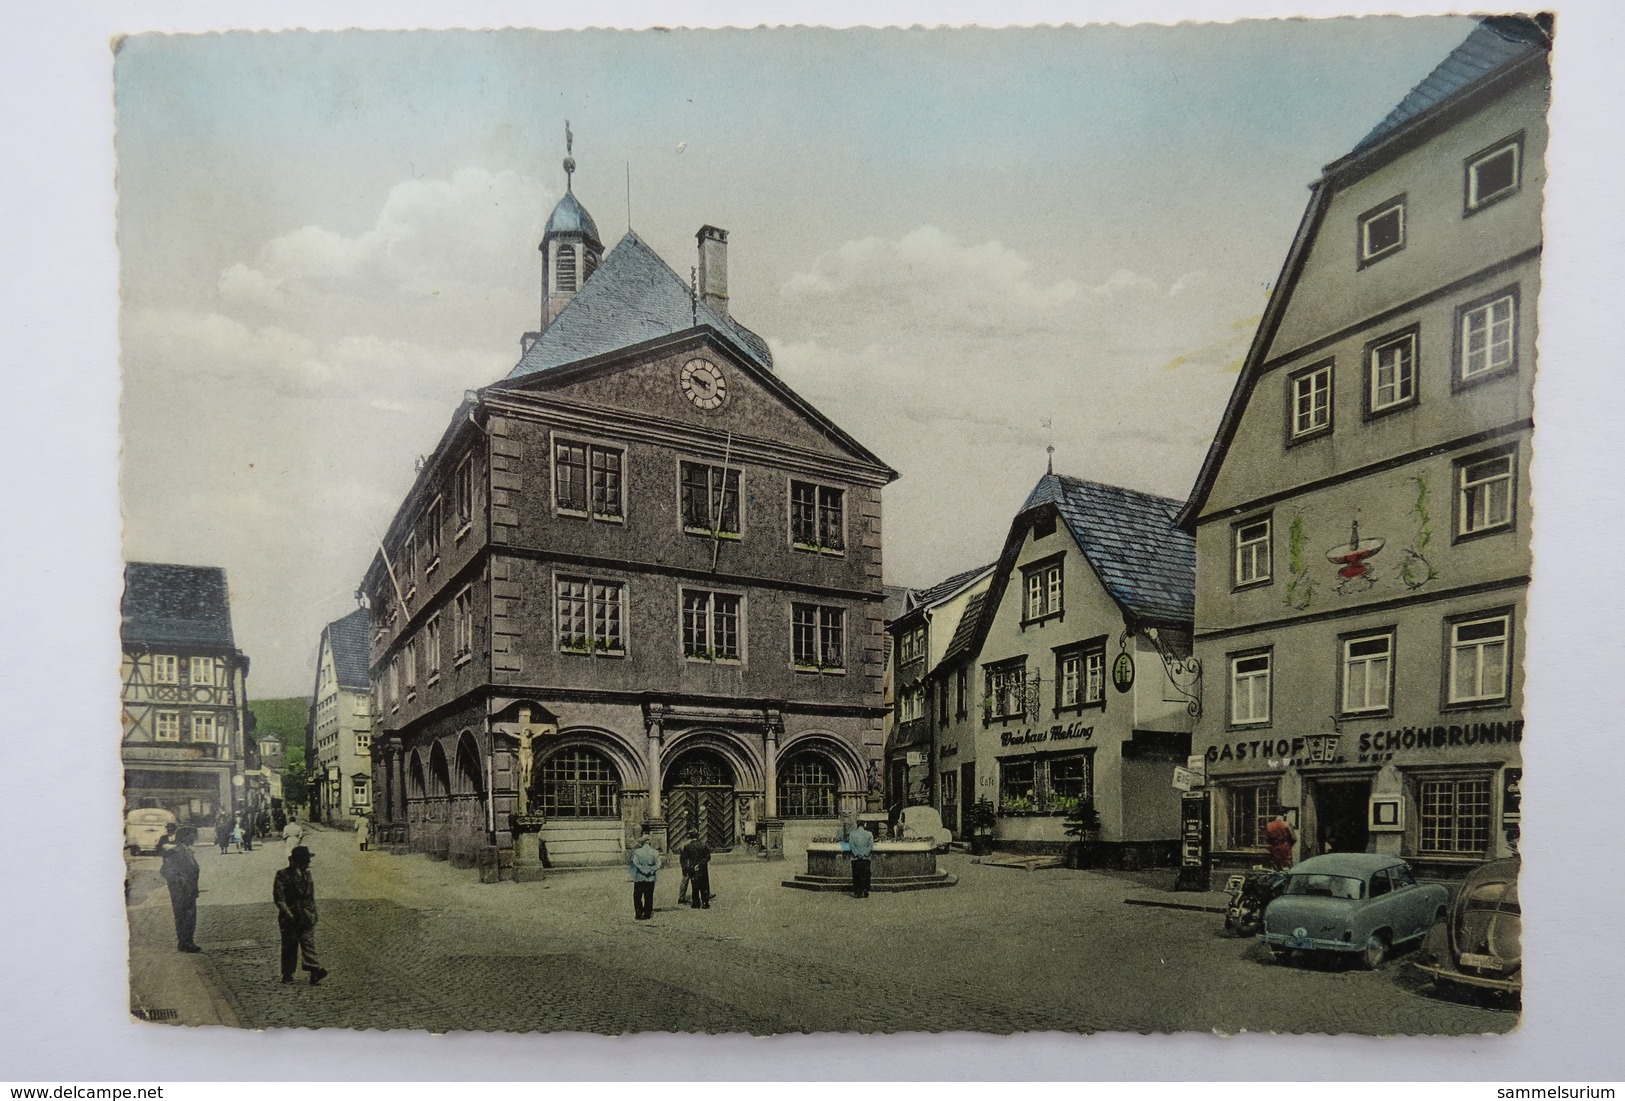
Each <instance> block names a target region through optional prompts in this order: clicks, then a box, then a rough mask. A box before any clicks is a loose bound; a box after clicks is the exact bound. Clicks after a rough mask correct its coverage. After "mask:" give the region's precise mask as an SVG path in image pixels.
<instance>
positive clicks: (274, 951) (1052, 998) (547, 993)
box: [130, 830, 1517, 1034]
mask: <svg viewBox="0 0 1625 1101" xmlns="http://www.w3.org/2000/svg"><path fill="white" fill-rule="evenodd" d="M309 844H310V846H311V848H312V849H313V851H314V852H315V854H316V856H315V863H314V865H313V872H314V874H315V877H316V884H317V890H318V894H319V896H320V898H321V915H322V917H321V925H320V927H319V929H318V944H319V946H320V949H321V953H322V957H323V961H324V962H325V963H326V965H327V966H328V967H329V968H330V969H331V971H332V977H331V978H329V979H328V980H327V981H326V982H325V983H323V984H322V985H321V986H320V987H315V988H312V987H310V986H309V985H308V984H306V983H305V982H304V981H303V978H302V977H301V981H299V982H297V983H295V984H292V985H283V984H281V983H280V982H278V961H277V955H278V945H277V931H276V914H275V908H274V907H273V905H272V903H271V901H270V889H271V878H272V875H273V873H274V871H275V870H276V869H277V868H278V867H281V866H282V865H283V864H284V862H285V857H284V853H283V846H282V845H281V844H280V843H276V844H271V845H269V846H266V847H262V848H257V849H255V850H254V851H253V852H251V853H244V854H235V853H234V854H231V855H226V856H222V855H221V854H220V853H219V850H217V849H215V848H212V847H205V846H200V847H199V849H198V857H199V861H200V863H201V865H202V884H203V892H204V893H203V894H202V896H201V898H200V900H199V921H198V942H199V944H201V945H202V946H203V948H204V952H203V953H202V954H199V955H193V956H185V955H182V954H180V953H177V952H175V951H174V948H173V933H172V927H171V925H170V919H169V906H168V897H167V893H166V891H165V889H164V886H163V883H162V880H160V879H159V877H158V875H157V861H156V859H153V858H140V859H134V860H132V861H131V870H132V875H131V891H130V906H131V936H132V942H131V965H132V966H131V971H132V986H133V990H132V1007H133V1008H135V1009H138V1010H141V1011H143V1013H144V1014H145V1015H146V1016H148V1017H150V1018H152V1019H159V1020H162V1019H172V1020H175V1021H177V1022H178V1023H185V1024H198V1023H211V1022H213V1021H218V1022H220V1023H225V1024H235V1025H242V1026H246V1027H250V1028H279V1027H297V1026H316V1027H342V1028H413V1029H428V1030H432V1031H441V1032H444V1031H455V1030H460V1029H481V1030H493V1029H494V1030H516V1031H533V1030H570V1031H584V1032H599V1033H620V1032H631V1031H647V1030H655V1031H687V1032H749V1033H758V1034H761V1033H776V1032H801V1031H806V1032H827V1031H865V1032H868V1031H875V1032H904V1031H944V1030H975V1031H981V1032H994V1033H1004V1032H1025V1031H1048V1030H1060V1031H1074V1032H1092V1031H1138V1032H1158V1031H1182V1030H1201V1031H1207V1030H1215V1029H1216V1030H1218V1031H1221V1032H1240V1031H1243V1030H1246V1031H1255V1032H1256V1031H1266V1032H1267V1031H1276V1032H1330V1033H1336V1032H1345V1031H1358V1032H1366V1033H1378V1034H1389V1033H1434V1034H1466V1033H1489V1032H1505V1031H1508V1030H1510V1029H1511V1028H1513V1027H1514V1026H1515V1025H1516V1023H1517V1015H1516V1014H1515V1013H1513V1012H1509V1011H1505V1010H1500V1009H1493V1008H1486V1007H1482V1006H1476V1005H1466V1004H1457V1003H1453V1002H1450V1001H1445V1000H1442V999H1439V998H1436V997H1433V996H1430V995H1429V994H1428V993H1427V992H1426V987H1425V985H1424V984H1423V983H1422V982H1421V980H1420V978H1419V977H1418V976H1417V975H1416V974H1415V972H1414V969H1413V968H1411V966H1410V965H1409V962H1408V961H1407V958H1406V957H1404V956H1401V957H1399V958H1398V959H1395V960H1392V961H1390V962H1389V963H1388V964H1387V965H1385V966H1384V967H1383V968H1382V969H1381V970H1379V971H1377V972H1374V973H1367V972H1362V971H1359V970H1355V969H1349V968H1343V967H1339V966H1327V967H1324V968H1310V967H1283V966H1279V965H1275V964H1273V963H1271V962H1270V961H1269V960H1268V958H1267V955H1266V954H1265V952H1264V951H1263V948H1262V946H1261V945H1260V944H1259V943H1258V942H1257V941H1255V940H1250V939H1245V940H1244V939H1233V938H1230V937H1227V936H1225V935H1224V934H1223V932H1222V929H1221V926H1222V919H1221V918H1220V917H1219V915H1217V914H1213V913H1205V912H1199V911H1192V910H1178V909H1170V908H1166V907H1158V906H1144V905H1127V904H1125V899H1127V898H1130V897H1137V898H1141V899H1147V898H1150V897H1151V896H1157V897H1159V898H1164V899H1169V898H1174V897H1175V896H1168V895H1165V894H1163V893H1162V892H1160V891H1158V890H1154V889H1150V888H1146V887H1144V886H1143V883H1146V882H1151V881H1152V880H1153V877H1150V876H1142V877H1139V878H1140V879H1141V881H1142V882H1140V883H1137V882H1135V881H1134V880H1132V879H1129V878H1125V877H1122V876H1116V875H1110V874H1105V873H1094V872H1076V871H1066V870H1062V869H1050V870H1041V871H1036V872H1028V871H1022V870H1017V869H1011V868H999V867H992V866H988V865H982V864H978V863H973V862H972V860H971V858H969V857H966V856H960V855H952V856H948V857H945V858H943V863H944V865H945V866H946V867H947V869H948V870H949V871H950V872H952V873H953V874H954V875H956V876H958V877H959V884H958V885H957V886H955V887H952V888H948V889H946V890H930V891H915V892H907V893H901V894H875V895H873V896H871V897H870V898H868V899H866V900H862V901H860V900H856V899H853V898H850V897H848V896H847V895H844V894H839V893H826V894H819V893H812V892H804V891H795V890H789V889H786V888H784V887H781V886H780V881H781V880H782V879H785V878H788V877H789V876H790V875H791V874H793V873H794V872H795V871H797V870H799V869H798V868H797V867H795V866H794V865H793V862H779V863H772V864H768V863H764V862H753V863H740V864H726V863H719V864H715V865H713V869H712V889H713V890H714V891H715V892H716V894H717V896H718V897H717V899H716V901H715V902H714V903H713V904H712V906H711V908H710V909H709V910H692V909H689V908H687V907H684V908H681V909H679V908H678V907H677V906H676V894H677V887H678V884H679V882H680V880H679V876H678V874H677V872H676V870H675V868H673V869H670V870H667V871H664V872H662V875H661V879H660V882H659V885H658V887H657V889H656V896H655V898H656V912H655V916H654V918H653V920H651V921H648V922H635V921H633V919H632V912H631V911H632V907H631V892H630V889H629V887H628V885H627V882H626V876H625V873H624V872H622V871H620V870H618V869H603V870H590V871H576V872H566V873H554V874H552V875H551V876H550V877H549V878H548V879H547V880H546V881H545V882H542V883H531V884H512V883H503V884H499V885H482V884H480V883H479V882H478V881H477V879H476V876H475V875H474V873H473V872H469V871H461V870H458V869H454V868H452V867H450V866H449V865H447V864H444V863H439V862H435V861H431V860H430V859H428V858H427V857H424V856H419V855H412V856H390V855H387V854H385V853H379V852H369V853H358V852H356V850H355V845H354V841H353V839H352V837H351V836H350V835H348V834H342V833H337V832H332V831H321V830H318V831H316V832H315V833H314V834H313V835H312V837H311V838H310V840H309ZM1162 878H1171V873H1162V874H1161V875H1160V876H1158V877H1156V879H1157V880H1158V881H1160V879H1162ZM1180 897H1184V898H1186V899H1187V900H1188V899H1189V896H1180ZM1213 897H1214V896H1206V898H1205V899H1204V898H1203V896H1197V900H1198V901H1210V900H1212V899H1213ZM167 1010H174V1014H175V1015H174V1016H173V1017H171V1016H170V1014H169V1013H168V1012H166V1011H167Z"/></svg>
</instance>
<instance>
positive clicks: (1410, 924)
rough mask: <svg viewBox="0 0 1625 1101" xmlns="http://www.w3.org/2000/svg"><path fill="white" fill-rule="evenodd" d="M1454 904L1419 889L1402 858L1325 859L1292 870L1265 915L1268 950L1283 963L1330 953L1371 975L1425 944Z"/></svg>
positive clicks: (1433, 887)
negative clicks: (1399, 952)
mask: <svg viewBox="0 0 1625 1101" xmlns="http://www.w3.org/2000/svg"><path fill="white" fill-rule="evenodd" d="M1449 901H1450V895H1449V892H1447V891H1446V890H1445V889H1444V888H1443V887H1440V886H1438V885H1437V884H1431V883H1427V884H1424V883H1418V882H1417V881H1416V877H1415V876H1414V875H1413V874H1411V866H1410V865H1409V864H1407V863H1405V862H1404V861H1403V860H1401V859H1400V858H1399V857H1397V856H1382V855H1380V854H1377V853H1327V854H1326V855H1324V856H1316V857H1312V858H1311V859H1309V860H1305V861H1304V862H1303V863H1302V864H1299V865H1298V866H1297V867H1296V868H1293V869H1292V872H1291V874H1290V875H1289V876H1288V877H1287V882H1286V888H1285V889H1284V890H1283V891H1282V892H1281V896H1280V897H1279V898H1277V899H1276V900H1275V901H1274V902H1271V903H1270V905H1269V908H1268V909H1267V910H1265V911H1264V943H1265V944H1266V945H1268V946H1269V949H1270V951H1271V952H1272V953H1274V955H1275V958H1276V959H1278V960H1279V959H1286V958H1289V957H1290V956H1291V954H1292V953H1294V952H1330V953H1337V954H1340V955H1344V956H1353V957H1354V958H1355V959H1356V960H1357V961H1358V962H1359V964H1360V965H1361V966H1362V967H1364V968H1366V969H1367V970H1371V969H1374V968H1376V967H1378V966H1380V965H1381V964H1382V961H1383V960H1384V959H1386V958H1387V956H1388V953H1389V952H1390V951H1391V950H1393V949H1394V948H1396V947H1398V946H1399V945H1401V944H1405V943H1407V942H1410V941H1417V940H1421V939H1422V937H1424V936H1426V935H1427V932H1428V930H1429V929H1431V928H1432V927H1433V924H1434V922H1436V921H1438V920H1439V919H1440V918H1442V917H1443V916H1444V914H1445V908H1446V906H1447V905H1448V904H1449Z"/></svg>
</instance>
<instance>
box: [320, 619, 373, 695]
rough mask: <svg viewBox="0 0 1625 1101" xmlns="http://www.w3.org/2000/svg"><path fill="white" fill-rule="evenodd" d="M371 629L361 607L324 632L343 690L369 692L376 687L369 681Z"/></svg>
mask: <svg viewBox="0 0 1625 1101" xmlns="http://www.w3.org/2000/svg"><path fill="white" fill-rule="evenodd" d="M369 627H370V623H369V622H368V614H367V609H365V608H357V609H356V610H355V611H353V612H351V613H350V614H349V615H347V616H345V617H344V618H343V619H335V620H334V621H333V622H331V623H329V624H328V625H327V626H326V627H325V628H323V629H322V634H323V635H324V636H325V637H326V639H327V644H328V645H329V646H330V647H332V650H333V668H334V669H335V670H336V671H337V674H338V679H339V687H340V688H359V689H362V690H363V691H368V690H370V689H371V687H372V686H371V684H370V683H369V681H368V678H367V658H368V642H367V634H368V630H369Z"/></svg>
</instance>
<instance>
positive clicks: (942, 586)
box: [909, 562, 996, 611]
mask: <svg viewBox="0 0 1625 1101" xmlns="http://www.w3.org/2000/svg"><path fill="white" fill-rule="evenodd" d="M995 564H996V563H991V562H990V563H988V564H987V565H985V566H977V567H976V568H975V569H972V570H965V571H964V572H962V573H956V574H954V575H953V576H952V577H950V578H947V579H945V580H942V581H938V582H937V583H936V584H935V585H932V586H930V587H929V588H925V589H916V590H914V591H912V592H911V593H910V594H909V609H910V610H911V611H912V610H913V609H915V608H925V607H929V606H930V605H932V604H935V603H936V602H937V601H939V600H946V599H947V598H948V597H950V596H953V595H954V594H955V593H957V592H959V590H961V589H963V588H964V587H965V586H967V585H969V584H970V583H971V582H972V581H974V580H976V578H978V577H980V576H981V575H982V574H984V573H986V572H987V571H989V570H991V569H992V568H993V566H994V565H995Z"/></svg>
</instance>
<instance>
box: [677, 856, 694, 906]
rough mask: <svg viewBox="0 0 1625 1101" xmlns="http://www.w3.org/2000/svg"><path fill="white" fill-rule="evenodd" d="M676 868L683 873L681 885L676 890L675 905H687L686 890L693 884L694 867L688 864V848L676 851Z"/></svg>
mask: <svg viewBox="0 0 1625 1101" xmlns="http://www.w3.org/2000/svg"><path fill="white" fill-rule="evenodd" d="M677 866H678V867H679V868H681V869H682V872H683V885H682V886H681V887H679V888H677V905H679V906H687V905H688V890H689V888H690V887H691V886H693V883H694V867H693V865H691V864H689V862H688V846H687V845H684V846H683V847H682V848H680V849H678V850H677Z"/></svg>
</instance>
